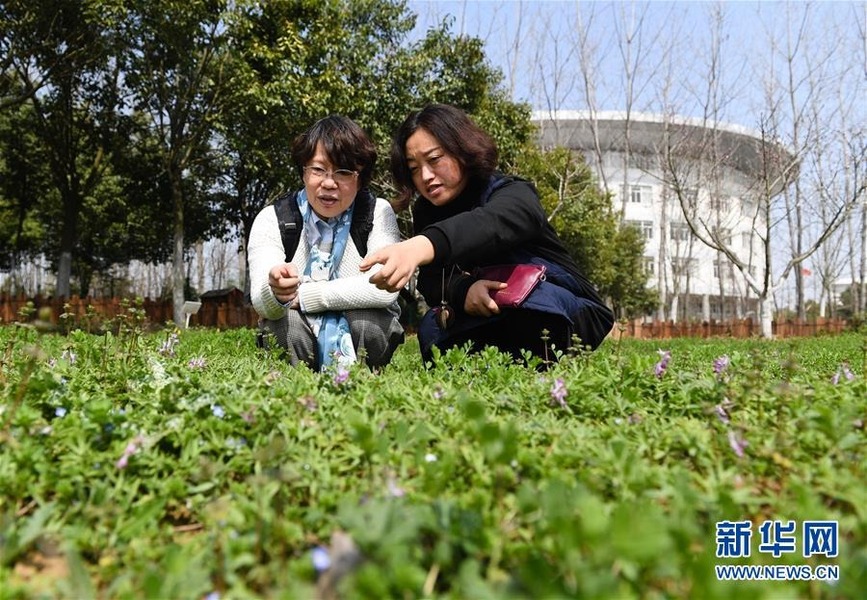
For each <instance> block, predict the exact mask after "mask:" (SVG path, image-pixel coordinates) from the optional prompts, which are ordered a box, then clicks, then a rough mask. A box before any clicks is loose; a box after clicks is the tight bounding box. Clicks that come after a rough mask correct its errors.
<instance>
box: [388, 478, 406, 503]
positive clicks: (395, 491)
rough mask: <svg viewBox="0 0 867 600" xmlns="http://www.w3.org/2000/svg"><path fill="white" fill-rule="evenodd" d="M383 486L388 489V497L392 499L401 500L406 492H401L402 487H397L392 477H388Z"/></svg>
mask: <svg viewBox="0 0 867 600" xmlns="http://www.w3.org/2000/svg"><path fill="white" fill-rule="evenodd" d="M385 485H386V487H387V488H388V495H389V496H391V497H392V498H403V497H404V496H405V495H406V492H404V491H403V488H402V487H400V486H399V485H397V481H396V480H395V478H394V477H392V476H389V477H388V479H387V480H386V482H385Z"/></svg>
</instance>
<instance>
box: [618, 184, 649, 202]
mask: <svg viewBox="0 0 867 600" xmlns="http://www.w3.org/2000/svg"><path fill="white" fill-rule="evenodd" d="M621 191H622V192H623V195H624V196H626V197H627V198H628V199H629V202H630V203H631V204H642V203H646V204H649V203H650V198H651V192H652V188H651V187H650V186H649V185H630V186H626V187H625V188H624V187H621Z"/></svg>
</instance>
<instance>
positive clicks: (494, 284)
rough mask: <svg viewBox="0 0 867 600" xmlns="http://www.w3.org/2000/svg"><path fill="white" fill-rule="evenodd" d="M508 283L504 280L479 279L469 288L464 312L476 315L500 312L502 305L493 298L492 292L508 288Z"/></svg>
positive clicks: (489, 315) (481, 315) (487, 315)
mask: <svg viewBox="0 0 867 600" xmlns="http://www.w3.org/2000/svg"><path fill="white" fill-rule="evenodd" d="M506 287H507V285H506V284H505V283H503V282H502V281H491V280H490V279H479V280H478V281H477V282H475V283H474V284H473V285H471V286H470V289H469V290H467V297H466V299H465V300H464V312H465V313H467V314H468V315H473V316H476V317H491V316H493V315H498V314H500V307H499V306H497V303H496V302H494V299H493V298H491V292H495V291H497V290H504V289H506Z"/></svg>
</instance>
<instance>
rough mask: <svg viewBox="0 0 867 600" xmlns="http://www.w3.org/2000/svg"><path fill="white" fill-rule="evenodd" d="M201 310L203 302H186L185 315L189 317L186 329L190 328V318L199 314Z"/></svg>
mask: <svg viewBox="0 0 867 600" xmlns="http://www.w3.org/2000/svg"><path fill="white" fill-rule="evenodd" d="M200 308H202V303H201V302H193V301H192V300H187V301H186V302H184V314H185V315H187V320H186V323H185V324H184V329H189V328H190V316H191V315H194V314H196V313H197V312H199V309H200Z"/></svg>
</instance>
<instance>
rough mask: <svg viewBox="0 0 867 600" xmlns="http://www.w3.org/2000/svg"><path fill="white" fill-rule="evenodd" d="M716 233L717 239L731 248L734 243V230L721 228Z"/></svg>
mask: <svg viewBox="0 0 867 600" xmlns="http://www.w3.org/2000/svg"><path fill="white" fill-rule="evenodd" d="M714 233H716V239H718V240H719V241H720V242H722V243H723V244H725V245H726V246H731V243H732V230H731V229H729V228H728V227H719V228H717V229H716V231H714Z"/></svg>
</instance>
